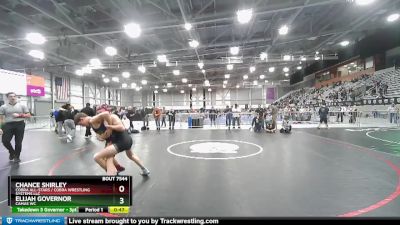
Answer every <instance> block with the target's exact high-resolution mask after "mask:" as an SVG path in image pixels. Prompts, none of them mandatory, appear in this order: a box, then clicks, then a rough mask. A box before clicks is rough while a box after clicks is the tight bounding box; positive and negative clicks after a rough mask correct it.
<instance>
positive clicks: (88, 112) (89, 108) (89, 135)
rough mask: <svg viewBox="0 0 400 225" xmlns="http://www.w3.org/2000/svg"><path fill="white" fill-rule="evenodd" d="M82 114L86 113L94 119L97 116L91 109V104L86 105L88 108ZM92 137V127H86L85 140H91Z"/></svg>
mask: <svg viewBox="0 0 400 225" xmlns="http://www.w3.org/2000/svg"><path fill="white" fill-rule="evenodd" d="M81 112H83V113H85V114H86V115H88V116H90V117H93V116H95V115H96V112H95V111H94V109H92V108H91V107H90V103H86V107H85V108H83V109H82V110H81ZM91 136H92V132H91V131H90V126H87V127H86V132H85V138H89V137H91Z"/></svg>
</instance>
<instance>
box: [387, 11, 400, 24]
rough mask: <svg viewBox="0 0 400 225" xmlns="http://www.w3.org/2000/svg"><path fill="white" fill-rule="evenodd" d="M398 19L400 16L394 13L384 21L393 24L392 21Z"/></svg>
mask: <svg viewBox="0 0 400 225" xmlns="http://www.w3.org/2000/svg"><path fill="white" fill-rule="evenodd" d="M399 17H400V15H399V14H398V13H394V14H391V15H390V16H388V17H387V18H386V21H388V22H394V21H396V20H398V19H399Z"/></svg>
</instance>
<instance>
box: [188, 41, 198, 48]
mask: <svg viewBox="0 0 400 225" xmlns="http://www.w3.org/2000/svg"><path fill="white" fill-rule="evenodd" d="M189 46H190V47H192V48H197V47H198V46H199V42H198V41H196V40H191V41H189Z"/></svg>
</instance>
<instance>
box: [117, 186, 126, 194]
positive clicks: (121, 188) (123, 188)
mask: <svg viewBox="0 0 400 225" xmlns="http://www.w3.org/2000/svg"><path fill="white" fill-rule="evenodd" d="M118 191H119V192H121V193H123V192H124V191H125V187H124V185H121V186H119V188H118Z"/></svg>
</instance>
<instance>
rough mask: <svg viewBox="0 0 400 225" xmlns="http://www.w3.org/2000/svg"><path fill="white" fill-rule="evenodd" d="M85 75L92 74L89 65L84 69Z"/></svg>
mask: <svg viewBox="0 0 400 225" xmlns="http://www.w3.org/2000/svg"><path fill="white" fill-rule="evenodd" d="M82 71H83V73H87V74H92V68H90V67H89V65H87V66H85V67H83V68H82Z"/></svg>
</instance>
